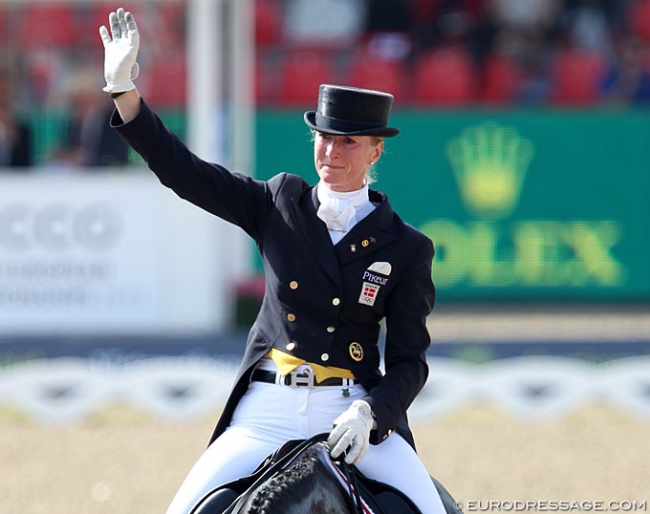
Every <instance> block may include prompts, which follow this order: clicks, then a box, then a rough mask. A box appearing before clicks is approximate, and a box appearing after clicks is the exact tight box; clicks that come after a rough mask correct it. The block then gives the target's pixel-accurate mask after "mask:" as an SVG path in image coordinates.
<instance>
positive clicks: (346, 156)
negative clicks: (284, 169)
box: [314, 132, 384, 192]
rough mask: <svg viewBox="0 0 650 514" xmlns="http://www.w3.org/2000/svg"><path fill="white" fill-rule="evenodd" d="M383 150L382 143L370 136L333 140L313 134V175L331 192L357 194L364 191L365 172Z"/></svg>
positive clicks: (327, 136)
mask: <svg viewBox="0 0 650 514" xmlns="http://www.w3.org/2000/svg"><path fill="white" fill-rule="evenodd" d="M383 148H384V142H383V141H382V140H379V141H377V138H374V137H371V136H332V135H330V134H323V133H322V132H316V135H315V139H314V164H315V165H316V171H317V172H318V176H319V177H320V179H321V181H322V182H323V183H324V184H325V185H327V186H328V187H329V188H330V189H331V190H332V191H340V192H345V191H356V190H357V189H361V188H362V187H363V183H364V178H365V176H366V172H367V171H368V168H369V167H370V166H371V165H372V164H373V163H375V162H377V160H378V159H379V156H380V155H381V152H382V150H383Z"/></svg>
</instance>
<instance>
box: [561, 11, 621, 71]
mask: <svg viewBox="0 0 650 514" xmlns="http://www.w3.org/2000/svg"><path fill="white" fill-rule="evenodd" d="M561 24H562V29H563V31H564V32H565V33H566V40H567V41H566V43H567V44H568V45H570V46H571V47H572V48H576V49H579V50H586V51H588V52H595V53H598V54H600V55H602V56H603V57H605V58H607V59H611V58H612V57H613V56H614V49H613V48H612V43H611V39H612V38H611V36H612V33H613V30H614V24H615V12H614V10H613V9H612V7H611V2H609V1H607V0H567V3H566V5H565V7H564V13H563V15H562V19H561Z"/></svg>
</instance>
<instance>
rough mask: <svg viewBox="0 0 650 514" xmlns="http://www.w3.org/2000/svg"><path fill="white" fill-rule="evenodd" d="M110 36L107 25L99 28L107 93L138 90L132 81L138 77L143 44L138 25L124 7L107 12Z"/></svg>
mask: <svg viewBox="0 0 650 514" xmlns="http://www.w3.org/2000/svg"><path fill="white" fill-rule="evenodd" d="M108 23H109V25H110V26H111V35H112V36H113V37H112V38H111V36H110V35H109V34H108V30H107V29H106V27H105V26H104V25H102V26H101V27H100V28H99V35H100V37H101V38H102V42H103V43H104V78H105V79H106V87H104V88H103V90H104V91H106V92H107V93H122V92H124V91H131V90H132V89H135V84H134V83H133V81H134V80H135V79H136V78H137V77H138V72H139V71H140V68H139V66H138V63H137V62H136V58H137V57H138V48H139V47H140V34H139V32H138V26H137V25H136V24H135V17H134V16H133V14H132V13H130V12H124V9H122V8H121V7H120V8H119V9H118V10H117V12H112V13H110V14H109V15H108Z"/></svg>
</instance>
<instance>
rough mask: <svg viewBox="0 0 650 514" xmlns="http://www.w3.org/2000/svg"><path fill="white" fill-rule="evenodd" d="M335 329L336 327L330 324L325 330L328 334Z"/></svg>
mask: <svg viewBox="0 0 650 514" xmlns="http://www.w3.org/2000/svg"><path fill="white" fill-rule="evenodd" d="M335 330H336V327H333V326H332V325H330V326H329V327H327V331H328V332H329V333H330V334H331V333H332V332H334V331H335Z"/></svg>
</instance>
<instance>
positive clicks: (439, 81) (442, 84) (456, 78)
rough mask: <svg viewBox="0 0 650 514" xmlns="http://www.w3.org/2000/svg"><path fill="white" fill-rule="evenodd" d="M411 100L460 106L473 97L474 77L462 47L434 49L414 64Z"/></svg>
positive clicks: (468, 59)
mask: <svg viewBox="0 0 650 514" xmlns="http://www.w3.org/2000/svg"><path fill="white" fill-rule="evenodd" d="M414 73H415V76H414V88H415V89H414V100H415V102H416V103H418V104H422V105H440V106H460V105H466V104H468V103H470V102H472V101H473V100H475V95H476V77H475V75H476V74H475V71H474V66H473V64H472V61H471V59H470V57H469V55H468V54H467V53H466V52H465V51H463V50H461V49H456V48H453V49H435V50H432V51H430V52H428V53H427V54H424V55H422V56H420V57H419V58H418V59H417V61H416V63H415V71H414Z"/></svg>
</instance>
